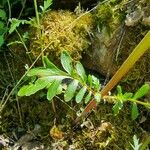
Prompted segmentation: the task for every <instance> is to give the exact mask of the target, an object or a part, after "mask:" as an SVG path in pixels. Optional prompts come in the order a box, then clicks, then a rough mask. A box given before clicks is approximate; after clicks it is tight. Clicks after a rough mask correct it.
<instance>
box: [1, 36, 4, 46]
mask: <svg viewBox="0 0 150 150" xmlns="http://www.w3.org/2000/svg"><path fill="white" fill-rule="evenodd" d="M3 44H4V37H3V35H0V47H1V46H2V45H3Z"/></svg>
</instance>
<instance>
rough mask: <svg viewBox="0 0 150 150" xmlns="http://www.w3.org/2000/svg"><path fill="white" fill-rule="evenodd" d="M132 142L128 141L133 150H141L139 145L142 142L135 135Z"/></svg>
mask: <svg viewBox="0 0 150 150" xmlns="http://www.w3.org/2000/svg"><path fill="white" fill-rule="evenodd" d="M133 142H134V144H131V143H130V145H131V146H132V148H133V150H141V149H140V147H141V145H142V143H140V142H139V139H138V138H137V136H136V135H134V136H133Z"/></svg>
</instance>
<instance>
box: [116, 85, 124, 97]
mask: <svg viewBox="0 0 150 150" xmlns="http://www.w3.org/2000/svg"><path fill="white" fill-rule="evenodd" d="M122 95H123V94H122V88H121V86H120V85H118V86H117V96H122Z"/></svg>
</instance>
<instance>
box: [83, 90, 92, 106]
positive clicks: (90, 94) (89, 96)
mask: <svg viewBox="0 0 150 150" xmlns="http://www.w3.org/2000/svg"><path fill="white" fill-rule="evenodd" d="M91 96H92V92H91V91H90V92H89V93H88V95H87V96H86V97H85V100H84V101H85V104H87V103H88V102H89V101H90V99H91Z"/></svg>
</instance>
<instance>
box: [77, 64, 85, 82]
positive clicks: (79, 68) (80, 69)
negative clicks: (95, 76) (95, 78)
mask: <svg viewBox="0 0 150 150" xmlns="http://www.w3.org/2000/svg"><path fill="white" fill-rule="evenodd" d="M76 70H77V73H78V74H79V76H80V77H81V79H82V80H83V81H84V82H86V80H87V76H86V73H85V70H84V68H83V65H82V64H81V63H80V62H77V64H76Z"/></svg>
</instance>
